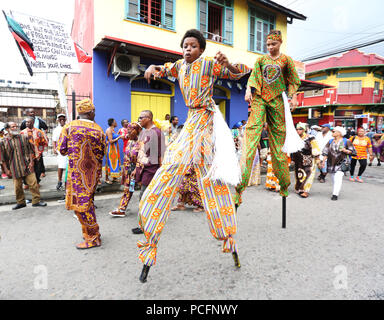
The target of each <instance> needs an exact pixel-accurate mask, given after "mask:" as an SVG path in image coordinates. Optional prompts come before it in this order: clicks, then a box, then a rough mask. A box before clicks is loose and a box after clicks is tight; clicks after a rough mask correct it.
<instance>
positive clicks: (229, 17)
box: [224, 7, 233, 44]
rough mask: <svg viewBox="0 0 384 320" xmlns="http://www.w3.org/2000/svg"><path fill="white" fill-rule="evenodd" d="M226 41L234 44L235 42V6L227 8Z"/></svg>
mask: <svg viewBox="0 0 384 320" xmlns="http://www.w3.org/2000/svg"><path fill="white" fill-rule="evenodd" d="M224 23H225V25H224V30H225V36H224V39H225V41H224V42H225V43H227V44H232V43H233V8H228V7H226V8H225V22H224Z"/></svg>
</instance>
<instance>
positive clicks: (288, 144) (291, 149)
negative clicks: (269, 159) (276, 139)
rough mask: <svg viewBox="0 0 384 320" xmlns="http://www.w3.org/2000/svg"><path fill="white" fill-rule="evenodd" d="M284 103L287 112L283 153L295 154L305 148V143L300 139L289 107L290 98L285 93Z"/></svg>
mask: <svg viewBox="0 0 384 320" xmlns="http://www.w3.org/2000/svg"><path fill="white" fill-rule="evenodd" d="M282 95H283V101H284V112H285V130H286V131H285V132H286V133H285V142H284V146H283V149H282V150H283V152H285V153H295V152H297V151H299V150H301V149H303V148H304V141H303V139H301V138H300V136H299V134H298V133H297V131H296V129H295V125H294V124H293V119H292V114H291V109H290V107H289V102H288V97H287V94H286V93H285V92H283V93H282Z"/></svg>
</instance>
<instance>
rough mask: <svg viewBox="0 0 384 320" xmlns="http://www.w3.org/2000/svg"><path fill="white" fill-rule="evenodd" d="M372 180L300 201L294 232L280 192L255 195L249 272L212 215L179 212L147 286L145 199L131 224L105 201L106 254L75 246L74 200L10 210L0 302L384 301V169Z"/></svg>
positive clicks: (100, 201) (320, 187) (241, 237)
mask: <svg viewBox="0 0 384 320" xmlns="http://www.w3.org/2000/svg"><path fill="white" fill-rule="evenodd" d="M264 181H265V177H262V182H263V183H264ZM365 181H366V183H364V184H359V183H352V182H350V181H348V180H347V178H345V180H344V183H343V188H342V192H341V195H340V197H339V201H336V202H334V201H331V200H330V197H331V192H332V186H331V183H330V181H329V179H328V181H327V183H326V184H320V183H318V182H317V181H316V182H315V184H314V186H313V188H312V193H311V196H310V198H308V199H301V198H299V197H298V196H297V195H295V194H293V193H291V196H290V197H289V198H288V200H287V208H288V221H287V229H285V230H283V229H282V228H281V198H280V196H278V195H277V194H275V193H271V192H269V191H267V190H265V189H264V187H263V186H259V187H252V188H248V189H247V191H246V193H245V194H244V205H243V206H241V207H240V208H239V211H238V234H237V236H236V239H237V242H238V246H239V251H240V260H241V264H242V268H241V269H240V270H235V268H234V265H233V260H232V256H231V255H230V254H223V253H221V243H219V242H218V241H216V240H215V239H213V238H212V237H211V235H210V233H209V229H208V225H207V222H206V217H205V214H204V213H193V212H192V211H187V212H172V213H171V216H170V218H169V220H168V223H167V225H166V228H165V230H164V232H163V235H162V239H161V240H160V246H159V250H158V259H157V264H156V266H154V267H153V268H152V269H151V270H150V273H149V276H148V282H147V283H146V284H142V283H140V282H139V280H138V277H139V274H140V271H141V268H142V264H141V263H140V262H139V260H138V257H137V255H138V250H137V247H136V241H137V240H138V239H141V238H142V236H137V235H133V234H132V233H131V231H130V230H131V228H133V227H135V226H136V223H137V207H138V198H137V196H138V194H137V193H135V195H134V198H133V201H132V202H131V204H130V208H131V209H130V213H129V216H128V217H126V218H123V219H119V218H112V217H110V216H109V215H108V214H107V213H108V211H109V210H111V209H113V208H114V207H115V206H116V205H117V203H118V201H119V197H120V194H119V193H115V194H110V195H105V194H103V195H97V196H96V205H97V206H98V209H97V217H98V222H99V225H100V231H101V234H102V240H103V246H102V247H100V248H94V249H90V250H87V251H79V250H76V249H75V247H74V246H75V244H76V243H78V242H80V241H81V240H82V239H81V227H80V224H79V223H78V221H77V220H76V219H75V218H73V215H72V212H68V211H66V210H65V209H64V204H60V203H57V202H56V201H53V202H49V203H48V205H49V206H48V207H47V208H43V209H40V208H32V207H30V205H28V208H27V209H21V210H18V211H12V210H10V208H11V206H10V205H5V206H1V207H0V235H1V241H0V284H1V285H0V299H384V249H383V243H384V234H383V204H382V197H383V195H384V167H369V168H368V169H367V171H366V173H365ZM291 190H292V188H291ZM45 274H46V278H45V277H44V275H45ZM44 279H46V280H47V282H46V283H45V282H44ZM339 280H340V281H339Z"/></svg>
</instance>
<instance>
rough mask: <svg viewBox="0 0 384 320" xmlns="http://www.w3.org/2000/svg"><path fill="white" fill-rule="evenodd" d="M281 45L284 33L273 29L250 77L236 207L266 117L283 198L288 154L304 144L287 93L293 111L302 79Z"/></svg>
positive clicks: (287, 181) (246, 96) (273, 159)
mask: <svg viewBox="0 0 384 320" xmlns="http://www.w3.org/2000/svg"><path fill="white" fill-rule="evenodd" d="M281 44H282V37H281V32H280V31H278V30H273V31H271V32H270V33H269V35H268V36H267V48H268V52H269V54H267V55H264V56H262V57H260V58H258V59H257V61H256V63H255V66H254V69H253V71H252V74H251V76H250V78H249V80H248V85H247V91H246V95H245V100H246V101H247V102H248V103H250V104H251V114H250V116H249V119H248V123H247V125H246V129H245V139H244V143H245V144H246V147H245V150H246V152H244V154H243V155H242V156H243V157H246V158H245V159H243V160H244V161H243V162H242V163H245V165H244V166H243V167H242V168H241V169H242V181H241V182H240V184H238V185H237V187H236V194H235V196H234V202H235V204H236V207H238V206H239V205H240V204H241V203H242V199H241V195H242V193H243V191H244V190H245V188H246V187H247V186H248V182H249V178H250V174H251V170H252V164H253V160H254V157H255V154H256V150H257V145H258V144H259V142H260V136H261V132H262V129H263V123H264V121H265V118H266V121H267V123H268V134H269V141H270V148H271V155H272V166H273V171H274V173H275V174H276V176H277V178H278V179H279V182H280V186H281V189H280V194H281V195H282V196H283V197H287V196H288V186H289V185H290V175H289V166H288V157H287V155H286V153H293V152H296V151H298V150H300V149H301V148H302V147H303V144H302V141H300V140H301V139H300V137H299V136H298V135H297V133H296V130H295V128H294V126H293V121H292V116H291V114H290V110H289V106H288V100H287V97H286V93H285V91H288V95H289V96H291V97H292V100H291V110H292V111H293V110H294V109H295V108H296V107H297V105H298V102H297V96H296V91H297V89H298V88H299V86H300V83H301V81H300V79H299V76H298V74H297V71H296V68H295V65H294V63H293V60H292V58H290V57H288V56H286V55H284V54H282V53H280V46H281ZM287 128H288V129H289V130H288V132H287ZM292 130H293V132H292Z"/></svg>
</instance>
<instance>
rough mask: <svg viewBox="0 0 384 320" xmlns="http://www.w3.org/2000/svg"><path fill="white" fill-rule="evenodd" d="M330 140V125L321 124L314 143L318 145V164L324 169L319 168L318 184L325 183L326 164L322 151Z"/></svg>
mask: <svg viewBox="0 0 384 320" xmlns="http://www.w3.org/2000/svg"><path fill="white" fill-rule="evenodd" d="M331 139H332V132H331V125H330V124H329V123H326V124H323V125H322V126H321V131H320V132H319V133H318V134H317V135H316V141H317V144H318V145H319V148H320V152H321V154H320V163H323V164H324V167H321V168H319V170H320V175H319V177H318V178H317V179H318V180H319V181H320V183H325V177H326V176H327V162H326V161H323V160H324V156H323V150H324V148H325V146H326V145H327V143H328V142H329V140H331Z"/></svg>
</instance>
